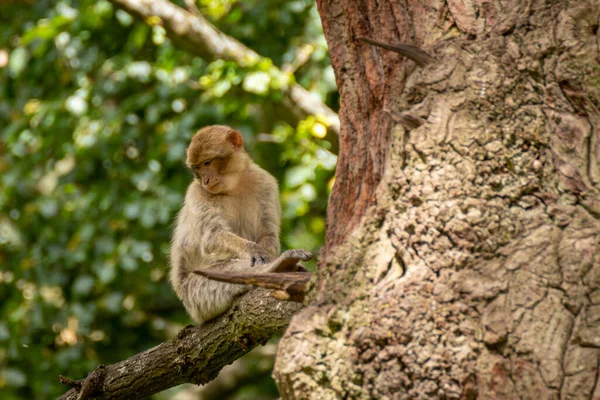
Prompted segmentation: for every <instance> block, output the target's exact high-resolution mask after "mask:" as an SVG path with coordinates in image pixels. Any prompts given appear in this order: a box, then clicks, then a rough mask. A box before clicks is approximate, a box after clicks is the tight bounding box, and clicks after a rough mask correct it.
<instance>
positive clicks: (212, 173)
mask: <svg viewBox="0 0 600 400" xmlns="http://www.w3.org/2000/svg"><path fill="white" fill-rule="evenodd" d="M249 160H250V159H249V157H248V154H247V153H246V151H245V150H244V147H243V139H242V135H241V134H240V133H239V132H238V131H236V130H235V129H232V128H230V127H228V126H223V125H213V126H208V127H206V128H202V129H200V130H199V131H198V132H197V133H196V134H195V135H194V137H192V140H191V142H190V145H189V147H188V149H187V165H188V166H189V167H190V168H191V169H192V172H193V174H194V178H195V179H196V180H197V181H198V182H200V184H201V185H202V187H203V188H204V190H206V191H207V192H209V193H211V194H222V193H231V192H232V191H233V190H235V189H236V188H237V187H238V183H239V179H240V176H241V174H242V173H243V172H244V170H245V169H246V168H247V167H248V163H249Z"/></svg>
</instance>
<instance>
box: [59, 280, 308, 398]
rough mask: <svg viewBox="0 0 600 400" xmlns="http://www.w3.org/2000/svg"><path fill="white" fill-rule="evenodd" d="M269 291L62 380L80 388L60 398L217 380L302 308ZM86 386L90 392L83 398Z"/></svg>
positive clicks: (127, 394)
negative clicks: (164, 339) (83, 376)
mask: <svg viewBox="0 0 600 400" xmlns="http://www.w3.org/2000/svg"><path fill="white" fill-rule="evenodd" d="M269 292H270V291H268V290H264V289H255V290H252V291H250V292H249V293H247V294H245V295H243V296H241V297H240V298H238V299H237V300H236V301H235V303H234V304H233V306H232V307H231V308H230V309H229V311H227V312H226V313H225V314H223V315H222V316H221V317H219V318H217V319H216V320H214V321H213V322H210V323H205V324H203V325H201V326H196V327H192V326H188V327H186V328H184V329H183V330H182V331H181V332H180V333H179V334H178V335H177V337H175V338H173V339H172V340H169V341H167V342H165V343H162V344H160V345H158V346H156V347H154V348H152V349H149V350H146V351H144V352H142V353H138V354H136V355H134V356H132V357H130V358H128V359H126V360H124V361H120V362H118V363H116V364H112V365H108V366H106V367H99V368H98V369H96V370H95V371H93V372H92V373H91V374H90V375H89V378H88V379H86V380H81V381H72V380H69V379H65V378H63V379H61V380H62V381H63V382H64V383H67V384H71V385H74V386H77V387H75V388H73V389H71V390H69V391H68V392H67V393H65V394H64V395H62V396H61V397H60V398H59V400H76V399H78V400H83V399H82V398H84V397H85V398H93V397H102V398H103V399H134V398H135V399H139V398H144V397H146V396H150V395H152V394H154V393H158V392H161V391H163V390H166V389H168V388H171V387H173V386H177V385H180V384H182V383H194V384H197V385H201V384H204V383H207V382H209V381H211V380H212V379H214V378H215V377H216V376H217V374H218V373H219V371H220V370H221V368H223V367H224V366H226V365H228V364H231V363H232V362H233V361H234V360H236V359H237V358H239V357H241V356H243V355H244V354H246V353H248V352H249V351H250V350H252V349H253V348H254V347H256V346H257V345H258V344H261V343H263V344H264V343H265V342H266V341H267V340H268V339H269V338H270V337H271V336H273V335H274V334H276V333H280V332H282V331H283V330H284V329H285V328H286V326H287V325H288V323H289V321H290V318H291V317H292V315H294V313H295V312H296V311H298V310H299V309H300V307H301V305H299V304H298V303H292V302H281V301H278V300H275V299H273V298H272V297H271V296H270V295H269ZM86 381H87V383H86ZM86 384H87V387H86ZM80 391H86V393H87V394H86V395H85V396H81V397H82V398H80V397H79V395H80Z"/></svg>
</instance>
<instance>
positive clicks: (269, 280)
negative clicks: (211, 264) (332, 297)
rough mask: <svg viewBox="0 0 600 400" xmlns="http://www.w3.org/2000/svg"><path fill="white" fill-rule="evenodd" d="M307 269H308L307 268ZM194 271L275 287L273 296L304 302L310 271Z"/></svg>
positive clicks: (216, 279) (218, 279)
mask: <svg viewBox="0 0 600 400" xmlns="http://www.w3.org/2000/svg"><path fill="white" fill-rule="evenodd" d="M305 271H306V270H305ZM194 273H196V274H198V275H202V276H204V277H206V278H208V279H213V280H215V281H220V282H228V283H238V284H245V285H253V286H258V287H262V288H265V289H275V290H276V292H274V293H271V296H272V297H275V298H276V299H279V300H290V301H296V302H298V303H302V302H303V301H304V296H305V294H306V292H307V290H308V282H309V281H310V278H311V275H312V274H311V273H310V272H267V273H260V274H259V273H252V272H221V271H214V270H209V269H199V270H195V271H194Z"/></svg>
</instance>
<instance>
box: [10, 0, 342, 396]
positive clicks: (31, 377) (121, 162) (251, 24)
mask: <svg viewBox="0 0 600 400" xmlns="http://www.w3.org/2000/svg"><path fill="white" fill-rule="evenodd" d="M198 6H199V8H200V9H201V11H202V12H203V13H205V14H206V16H207V17H208V18H209V19H211V21H212V22H213V23H214V24H215V25H216V26H217V27H218V28H219V29H222V30H223V31H224V32H226V33H228V34H231V35H233V36H235V37H237V38H238V39H239V40H240V41H242V42H244V43H245V44H246V45H248V46H249V47H251V48H254V49H255V50H256V51H257V52H258V53H259V54H261V55H263V56H265V59H264V61H261V62H260V63H258V64H257V65H254V66H252V67H241V66H239V65H237V64H235V63H231V62H223V61H215V62H211V63H208V62H207V61H205V60H202V59H200V58H197V57H193V56H191V55H190V54H188V53H186V52H185V51H182V50H179V49H178V48H176V47H175V46H174V45H173V44H172V43H171V42H170V41H169V40H168V39H167V38H166V34H165V31H164V29H163V28H162V27H160V26H149V25H145V24H143V23H141V22H138V21H137V20H136V19H135V18H133V17H132V16H130V15H128V14H126V13H125V12H123V11H120V10H115V9H114V8H113V6H112V5H111V4H110V3H108V2H107V1H105V0H100V1H95V0H81V1H76V0H72V1H67V0H63V1H59V2H56V1H48V0H46V1H37V2H35V3H34V4H33V5H28V6H20V5H16V6H15V5H13V6H7V5H4V6H1V7H0V24H1V26H2V28H1V29H0V304H1V308H0V394H1V395H0V397H1V398H2V399H3V400H6V399H16V398H27V399H45V398H51V397H55V396H57V395H59V394H60V393H62V392H63V391H64V390H65V388H64V387H62V386H61V385H60V384H59V382H58V379H57V377H58V374H62V375H67V376H70V377H73V378H81V377H83V376H85V374H86V373H87V372H89V371H90V370H91V369H93V368H94V367H95V366H96V365H97V364H98V363H100V362H102V363H112V362H115V361H118V360H120V359H123V358H125V357H127V356H129V355H131V354H133V353H136V352H139V351H141V350H144V349H146V348H149V347H151V346H154V345H156V344H157V343H159V342H161V341H163V340H164V339H165V338H167V337H169V336H170V335H172V334H173V332H174V331H176V330H177V329H178V328H179V327H180V326H181V324H185V323H188V322H189V319H188V318H187V316H185V314H184V311H183V308H182V307H181V306H180V304H179V302H178V301H177V299H176V298H175V297H174V295H173V293H172V291H171V289H170V287H169V284H168V280H167V278H166V276H167V270H168V268H167V264H166V262H167V254H168V248H169V235H170V230H171V223H172V221H173V218H174V216H175V214H176V212H177V211H178V209H179V208H180V206H181V202H182V198H183V194H184V191H185V187H186V185H187V184H188V182H189V180H190V174H189V173H188V171H186V170H185V168H184V163H183V161H184V152H185V148H186V145H187V142H188V140H189V138H190V137H191V135H192V134H193V133H194V132H195V131H196V130H197V129H198V128H200V127H202V126H206V125H210V124H215V123H222V124H228V125H231V126H234V127H236V128H237V129H239V130H240V131H241V132H242V133H243V134H244V138H245V139H246V144H247V146H246V147H247V148H248V149H249V150H250V151H251V153H252V154H253V156H254V157H255V159H256V160H257V162H258V163H259V164H261V165H263V166H264V167H265V168H266V169H268V170H269V171H270V172H272V173H273V174H274V175H275V176H276V177H277V178H278V180H279V182H280V186H281V192H282V193H281V198H282V202H283V208H284V221H283V232H282V243H283V246H284V247H304V248H308V249H311V250H313V251H317V250H318V248H319V247H320V246H321V245H322V243H323V235H324V230H325V223H324V218H325V209H326V204H327V196H328V193H329V189H330V185H331V180H332V177H333V170H334V166H335V161H336V159H335V156H333V155H332V154H330V153H329V152H327V151H326V150H325V149H326V148H328V147H329V143H327V142H325V141H324V140H323V139H320V138H322V137H323V129H324V127H323V125H322V124H321V123H320V122H319V120H318V118H317V117H310V118H308V119H307V120H305V121H303V122H302V123H300V124H299V125H298V126H290V125H289V124H288V123H286V122H285V121H284V120H282V119H280V118H281V117H280V116H279V115H278V114H277V112H275V111H273V110H276V108H275V106H274V105H275V104H276V103H277V102H278V101H279V100H280V98H281V92H280V88H281V87H282V86H284V85H287V84H289V83H291V82H294V81H298V82H300V83H301V84H303V85H304V86H305V87H307V88H308V89H309V90H312V91H313V92H315V94H316V95H317V96H320V97H321V98H323V99H326V100H327V101H328V102H329V103H333V102H336V101H337V94H336V93H335V83H334V79H333V74H332V72H331V69H330V67H329V66H328V58H327V53H326V46H325V42H324V39H323V37H322V34H321V31H320V25H319V20H318V15H317V13H316V10H315V7H314V5H313V4H312V2H311V1H307V0H302V1H291V0H285V1H284V0H253V1H244V2H237V1H235V2H234V1H229V0H215V1H207V0H202V1H200V2H199V3H198ZM300 53H302V54H300ZM298 54H300V55H301V56H298ZM303 57H304V58H303ZM274 65H277V66H278V67H280V68H281V70H282V71H283V72H280V70H279V69H276V68H274Z"/></svg>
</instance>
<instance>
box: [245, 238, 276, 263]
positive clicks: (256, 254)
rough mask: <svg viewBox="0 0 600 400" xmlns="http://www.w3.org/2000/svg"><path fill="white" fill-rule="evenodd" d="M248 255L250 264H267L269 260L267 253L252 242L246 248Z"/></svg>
mask: <svg viewBox="0 0 600 400" xmlns="http://www.w3.org/2000/svg"><path fill="white" fill-rule="evenodd" d="M247 253H248V256H249V257H250V266H251V267H254V266H255V265H260V264H268V263H269V262H270V261H271V257H269V253H268V252H267V251H266V250H265V249H264V248H263V247H262V246H260V245H258V244H256V243H252V245H251V246H249V248H248V250H247Z"/></svg>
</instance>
